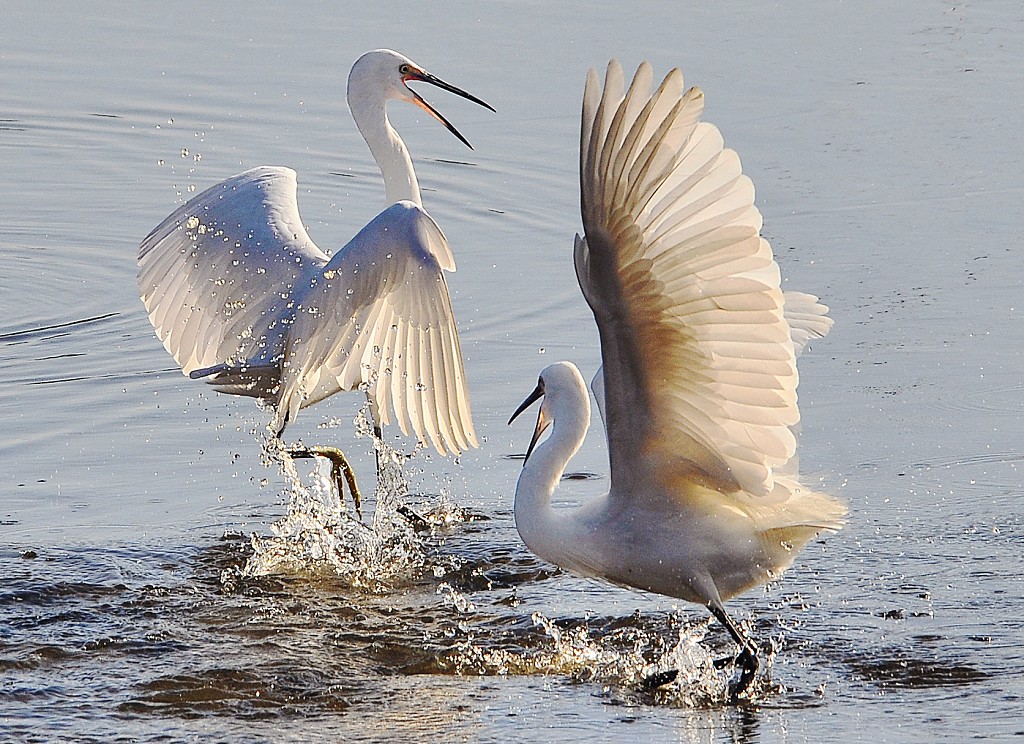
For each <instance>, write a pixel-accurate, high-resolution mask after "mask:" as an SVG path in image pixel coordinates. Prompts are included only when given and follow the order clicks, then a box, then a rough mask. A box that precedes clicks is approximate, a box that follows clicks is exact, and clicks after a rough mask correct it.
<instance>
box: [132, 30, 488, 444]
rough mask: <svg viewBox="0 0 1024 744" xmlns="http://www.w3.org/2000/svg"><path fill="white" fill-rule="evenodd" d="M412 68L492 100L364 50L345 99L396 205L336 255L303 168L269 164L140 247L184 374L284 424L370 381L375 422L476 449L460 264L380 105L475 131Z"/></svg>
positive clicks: (206, 195)
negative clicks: (260, 404) (450, 117)
mask: <svg viewBox="0 0 1024 744" xmlns="http://www.w3.org/2000/svg"><path fill="white" fill-rule="evenodd" d="M410 80H418V81H422V82H428V83H431V84H433V85H437V86H439V87H441V88H443V89H445V90H449V91H451V92H454V93H456V94H458V95H460V96H463V97H465V98H468V99H470V100H472V101H474V102H476V103H479V104H481V105H483V106H487V104H486V103H484V102H483V101H481V100H479V99H477V98H475V97H473V96H471V95H470V94H468V93H466V92H464V91H462V90H460V89H458V88H455V87H454V86H451V85H449V84H448V83H445V82H443V81H441V80H439V79H438V78H436V77H434V76H433V75H430V74H429V73H427V72H426V71H424V70H423V69H422V68H420V67H419V66H417V65H415V64H414V63H413V62H412V61H411V60H409V59H408V58H406V57H403V56H402V55H400V54H398V53H396V52H392V51H389V50H375V51H373V52H368V53H367V54H365V55H363V56H362V57H361V58H360V59H359V60H357V61H356V63H355V65H354V66H353V68H352V73H351V74H350V76H349V90H348V99H349V106H350V109H351V111H352V114H353V117H354V118H355V119H356V123H357V125H358V127H359V130H360V132H362V134H363V136H364V137H365V138H366V140H367V144H368V145H369V147H370V150H371V152H372V154H373V156H374V158H375V159H376V161H377V163H378V164H379V165H380V168H381V172H382V175H383V176H384V182H385V188H386V191H387V196H388V200H389V202H393V203H392V204H391V206H389V207H388V208H387V209H385V210H384V211H383V212H381V213H380V214H379V215H378V216H377V217H376V218H374V219H373V220H372V221H371V222H370V223H369V224H368V225H367V226H366V227H364V228H363V229H362V230H361V231H360V232H359V234H358V235H356V236H355V237H354V238H353V239H352V240H351V241H350V242H349V243H348V244H347V245H346V246H344V247H343V248H342V249H341V250H339V251H338V252H337V253H335V254H334V256H333V257H331V256H329V255H328V254H327V253H325V252H324V251H322V250H320V249H319V248H318V247H317V246H316V245H315V244H314V243H313V241H312V240H311V239H310V237H309V235H308V234H307V233H306V230H305V228H304V227H303V225H302V220H301V218H300V217H299V211H298V204H297V202H296V177H295V173H294V171H292V170H290V169H288V168H277V167H268V166H264V167H258V168H253V169H251V170H248V171H245V172H244V173H240V174H238V175H236V176H233V177H231V178H229V179H227V180H226V181H223V182H221V183H219V184H217V185H216V186H214V187H212V188H210V189H208V190H206V191H205V192H203V193H202V194H200V195H198V196H197V197H195V198H193V199H192V200H190V201H189V202H188V203H187V204H185V205H184V206H182V207H181V208H179V209H178V210H176V211H175V212H174V213H173V214H172V215H170V216H169V217H168V218H167V219H166V220H164V222H163V223H161V224H160V225H159V226H158V227H157V228H156V229H154V230H153V232H152V233H150V235H149V236H148V237H147V238H146V239H145V240H144V241H143V243H142V245H141V247H140V249H139V277H138V280H139V288H140V292H141V295H142V301H143V303H144V304H145V306H146V309H147V311H148V312H149V318H150V320H151V321H152V323H153V327H154V328H155V329H156V333H157V336H158V337H159V338H160V340H161V341H163V343H164V346H165V347H166V348H167V350H168V351H169V352H170V353H171V355H172V356H173V357H174V359H175V361H177V362H178V364H179V365H181V368H182V371H183V372H184V373H185V374H187V375H190V376H191V377H193V378H202V379H205V381H206V382H208V383H209V384H211V385H213V386H214V387H216V388H217V389H218V390H220V391H222V392H225V393H232V394H236V395H249V396H254V397H258V398H262V399H265V400H267V401H269V402H271V403H272V404H273V405H274V406H275V408H276V414H275V416H274V420H273V422H272V423H271V427H272V428H273V430H274V431H275V432H276V433H278V434H280V433H281V432H282V431H283V429H284V427H285V425H286V424H287V422H289V421H290V420H292V419H294V418H295V416H296V414H297V413H298V411H299V409H301V408H304V407H305V406H308V405H312V404H313V403H316V402H318V401H320V400H323V399H324V398H326V397H328V396H330V395H333V394H334V393H337V392H339V391H345V390H356V389H357V388H363V389H365V390H366V393H367V396H368V397H369V400H370V403H371V407H372V413H373V415H374V420H375V421H376V422H377V423H378V424H380V425H382V426H383V425H387V424H389V423H390V422H391V421H392V419H394V420H395V421H396V422H397V424H398V426H399V428H400V429H401V430H402V432H403V433H406V434H409V433H412V434H414V435H415V436H416V437H417V439H418V440H419V441H421V442H423V443H430V444H432V445H433V446H434V447H435V448H436V449H437V451H438V452H440V453H441V454H446V453H448V452H452V453H456V454H457V453H459V452H460V451H463V450H465V449H467V448H469V447H475V446H478V445H477V439H476V434H475V432H474V429H473V422H472V418H471V414H470V406H469V394H468V390H467V386H466V379H465V373H464V371H463V365H462V354H461V350H460V347H459V338H458V334H457V331H456V327H455V318H454V316H453V314H452V308H451V301H450V298H449V295H448V287H447V284H446V283H445V279H444V272H445V271H454V270H455V261H454V259H453V257H452V252H451V249H450V248H449V246H448V241H447V240H446V239H445V236H444V233H442V232H441V229H440V228H439V227H438V226H437V224H436V223H435V222H434V220H433V219H432V218H431V217H430V215H428V214H427V213H426V211H425V210H424V209H423V207H422V206H421V201H420V192H419V185H418V183H417V180H416V175H415V171H414V170H413V167H412V161H411V159H410V157H409V154H408V151H407V150H406V148H405V144H404V143H403V142H402V140H401V138H400V137H399V136H398V134H397V133H396V132H395V130H394V129H393V128H392V127H391V124H390V122H389V121H388V118H387V115H386V113H385V110H384V105H385V103H386V102H387V101H388V100H393V99H394V100H405V101H407V102H410V103H413V104H415V105H418V106H420V107H421V108H423V109H424V110H426V111H427V112H428V113H430V114H431V115H432V116H434V117H435V118H437V119H438V120H439V121H440V122H441V123H442V124H444V125H445V126H446V127H447V128H448V129H449V130H450V131H452V132H453V133H454V134H455V135H456V136H457V137H459V139H460V140H462V141H463V142H465V139H464V138H463V137H462V135H461V134H459V133H458V131H457V130H455V128H454V127H453V126H452V125H451V124H450V123H448V122H447V120H445V119H444V118H443V117H442V116H441V115H440V114H439V113H437V111H436V110H435V109H434V108H433V107H432V106H430V105H429V104H428V103H426V102H425V101H424V100H423V99H422V98H421V97H420V96H419V95H418V94H416V93H415V92H413V91H412V90H411V89H410V88H408V87H407V86H406V82H408V81H410ZM487 107H488V108H490V107H489V106H487ZM466 144H467V145H468V142H467V143H466Z"/></svg>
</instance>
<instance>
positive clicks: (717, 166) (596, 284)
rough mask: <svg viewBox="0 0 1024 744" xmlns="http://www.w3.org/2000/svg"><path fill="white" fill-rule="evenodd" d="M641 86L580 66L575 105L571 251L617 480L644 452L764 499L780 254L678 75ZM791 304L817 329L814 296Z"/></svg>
mask: <svg viewBox="0 0 1024 744" xmlns="http://www.w3.org/2000/svg"><path fill="white" fill-rule="evenodd" d="M651 84H652V73H651V68H650V66H649V65H648V64H646V63H644V64H643V65H641V67H640V69H639V70H638V71H637V74H636V76H635V78H634V80H633V83H632V84H631V86H630V87H629V89H628V90H627V91H625V92H624V91H623V88H624V85H623V76H622V69H621V67H620V66H619V65H618V63H617V62H615V61H613V62H612V63H611V64H610V65H609V67H608V73H607V77H606V81H605V85H604V89H603V91H602V90H601V88H600V85H599V82H598V79H597V75H596V73H595V72H594V71H591V72H590V75H589V77H588V80H587V87H586V93H585V98H584V104H583V126H582V142H581V171H580V173H581V192H582V212H583V224H584V228H585V233H586V237H585V238H584V239H577V245H576V253H575V259H576V269H577V275H578V277H579V281H580V286H581V288H582V289H583V293H584V295H585V296H586V298H587V301H588V303H589V304H590V306H591V308H592V310H593V312H594V316H595V318H596V320H597V324H598V329H599V331H600V336H601V349H602V361H603V367H604V386H605V392H606V396H605V401H604V402H605V411H604V414H605V416H606V421H607V429H608V432H609V451H610V456H611V460H612V463H611V465H612V473H613V478H614V477H615V475H616V474H619V477H621V478H631V477H634V478H635V477H639V476H638V475H637V473H638V465H637V464H638V463H648V465H647V466H648V467H651V468H654V469H655V470H656V471H659V472H661V473H662V474H663V475H678V474H681V473H687V474H688V477H691V478H694V479H696V480H699V481H700V482H702V483H705V484H707V485H710V486H712V487H714V488H716V489H717V490H720V491H725V492H730V491H737V490H744V491H747V492H749V493H751V494H758V495H764V494H768V493H771V491H772V489H773V487H774V479H773V469H774V468H776V467H778V466H780V465H783V464H784V463H786V462H787V461H788V460H790V458H791V457H792V456H793V454H794V452H795V448H796V442H795V439H794V436H793V433H792V431H791V427H792V426H794V425H795V424H796V423H797V422H798V421H799V412H798V410H797V397H796V386H797V372H796V363H795V349H794V340H793V338H791V329H790V326H789V324H788V323H787V321H786V319H785V317H784V314H783V306H784V299H783V293H782V291H781V289H780V285H779V269H778V265H777V264H776V263H775V260H774V258H773V255H772V251H771V247H770V246H769V245H768V242H767V241H766V240H764V238H762V237H761V236H760V228H761V215H760V213H759V212H758V210H757V209H756V208H755V206H754V188H753V185H752V184H751V182H750V179H748V178H747V177H746V176H744V175H743V174H742V171H741V168H740V161H739V158H738V156H737V155H736V153H735V152H733V151H732V150H728V149H725V148H724V145H723V141H722V137H721V134H720V133H719V131H718V129H717V128H715V127H714V126H713V125H711V124H708V123H703V122H701V121H700V117H701V113H702V111H703V94H702V93H701V91H700V90H698V89H696V88H690V89H689V90H687V91H686V92H684V91H683V76H682V74H681V73H680V72H679V71H678V70H673V71H672V72H670V73H669V75H668V76H667V77H666V78H665V80H664V81H663V82H662V83H661V85H660V87H659V88H658V89H657V90H656V91H655V92H654V93H653V94H652V93H651ZM804 297H809V296H804ZM797 304H799V305H801V306H802V307H803V310H804V311H805V312H806V315H807V320H806V322H805V324H804V326H805V327H806V328H808V329H809V330H810V332H811V334H812V335H813V334H814V333H824V332H825V331H827V329H828V323H827V322H826V321H827V319H826V321H820V320H819V321H816V322H812V316H815V317H821V316H823V313H824V310H825V308H824V306H816V303H814V302H810V301H808V302H806V303H801V302H798V303H797ZM818 308H820V310H819V309H818ZM805 341H806V339H805V338H803V337H801V340H800V341H799V343H800V344H801V345H802V344H803V343H804V342H805ZM617 490H618V491H619V492H628V491H629V489H628V488H621V489H616V488H615V486H614V484H613V489H612V491H613V493H614V492H616V491H617Z"/></svg>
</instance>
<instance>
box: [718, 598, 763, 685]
mask: <svg viewBox="0 0 1024 744" xmlns="http://www.w3.org/2000/svg"><path fill="white" fill-rule="evenodd" d="M708 609H709V610H710V611H711V614H712V615H714V616H715V618H716V619H717V620H718V622H720V623H721V624H722V625H724V626H725V629H726V630H728V631H729V635H731V636H732V639H733V640H734V641H736V643H737V644H738V645H739V647H740V652H739V654H738V655H737V656H736V658H735V659H733V663H734V664H735V665H736V666H737V667H739V668H740V678H739V679H738V680H737V681H736V682H735V683H733V684H731V685H730V686H729V702H730V703H736V702H739V697H740V695H742V694H743V693H744V692H745V691H746V689H747V688H748V687H750V683H751V682H753V681H754V675H755V674H756V673H757V668H758V666H760V662H759V661H758V658H757V646H756V645H755V644H754V641H753V640H751V638H750V637H749V636H748V635H746V634H745V633H744V632H743V631H741V630H740V628H739V626H737V625H736V623H734V622H733V621H732V618H731V617H729V614H728V613H727V612H726V611H725V608H724V607H722V606H721V605H720V604H717V603H715V604H709V605H708ZM728 662H729V660H728V659H719V660H717V661H715V668H716V669H721V668H722V667H723V666H725V665H726V664H727V663H728Z"/></svg>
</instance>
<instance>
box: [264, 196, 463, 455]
mask: <svg viewBox="0 0 1024 744" xmlns="http://www.w3.org/2000/svg"><path fill="white" fill-rule="evenodd" d="M453 265H454V264H453V263H452V260H451V251H450V249H449V248H448V243H447V240H446V239H445V237H444V234H443V233H442V232H441V230H440V229H439V228H438V227H437V225H436V224H435V223H434V221H433V220H432V219H431V218H430V216H429V215H428V214H427V213H426V212H425V211H423V209H422V208H421V207H419V206H418V205H416V204H413V203H412V202H405V201H403V202H398V203H396V204H394V205H392V206H391V207H389V208H388V209H386V210H385V211H383V212H381V214H379V215H378V216H377V217H376V218H374V220H372V221H371V222H370V223H369V224H368V225H367V226H366V227H365V228H363V230H362V231H360V233H359V234H358V235H357V236H356V237H355V238H353V239H352V241H351V242H349V244H348V245H346V246H345V247H344V248H342V249H341V250H340V251H338V253H336V254H335V255H334V257H333V258H332V259H331V260H330V262H329V263H328V264H327V265H326V266H324V267H323V269H322V270H321V272H320V277H319V278H318V279H317V280H316V281H312V282H310V285H309V289H308V291H306V292H305V293H303V294H302V295H300V296H297V297H296V298H295V301H296V303H297V307H298V308H299V310H298V312H296V315H295V323H294V326H293V327H292V329H291V330H290V332H289V337H288V340H287V346H286V349H285V359H286V360H287V365H286V368H285V371H284V374H283V378H284V379H283V381H282V386H281V387H282V391H281V395H280V398H279V400H278V417H279V418H280V417H281V416H282V415H283V413H284V412H285V411H287V410H290V408H291V407H292V406H294V405H295V401H296V400H299V405H300V406H307V405H311V404H312V403H315V402H316V401H318V400H322V399H323V398H325V397H327V396H328V395H332V394H333V393H335V392H338V391H339V390H351V389H355V388H357V387H360V386H366V391H367V395H368V396H369V397H370V400H371V403H372V404H373V407H374V410H375V411H376V412H377V415H379V416H380V420H381V422H382V423H385V424H386V423H390V421H391V417H392V414H393V415H394V418H395V420H396V422H397V423H398V426H399V428H400V429H401V430H402V432H403V433H405V434H410V433H411V434H415V436H416V437H417V438H418V439H419V440H420V441H421V442H423V443H424V444H432V445H433V446H434V448H435V449H436V450H437V451H438V452H440V453H441V454H446V453H447V452H453V453H456V454H457V453H459V452H461V451H462V450H465V449H467V448H468V447H471V446H473V447H475V446H478V445H477V440H476V434H475V432H474V429H473V422H472V415H471V412H470V407H469V402H468V401H469V393H468V390H467V386H466V381H465V374H464V372H463V364H462V351H461V348H460V345H459V338H458V332H457V330H456V327H455V318H454V316H453V313H452V308H451V299H450V297H449V295H448V287H447V284H446V283H445V280H444V274H443V270H444V269H445V267H446V266H453ZM321 316H323V317H321ZM325 326H327V327H330V328H331V329H338V332H337V333H335V332H330V333H328V332H325V331H324V330H323V328H324V327H325ZM435 338H436V339H438V340H437V342H435V341H434V339H435ZM439 369H440V370H444V371H445V375H444V377H443V378H442V379H438V377H437V374H436V372H437V370H439ZM318 370H323V374H321V375H320V377H319V379H318V380H317V383H316V385H313V384H311V381H312V380H313V376H314V374H315V373H316V372H317V371H318ZM445 386H447V387H445ZM442 389H443V390H446V391H447V394H439V393H438V391H439V390H442Z"/></svg>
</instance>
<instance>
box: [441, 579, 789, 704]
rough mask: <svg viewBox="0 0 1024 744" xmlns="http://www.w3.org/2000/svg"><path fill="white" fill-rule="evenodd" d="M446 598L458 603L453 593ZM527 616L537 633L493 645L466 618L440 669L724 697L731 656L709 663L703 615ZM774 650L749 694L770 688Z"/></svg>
mask: <svg viewBox="0 0 1024 744" xmlns="http://www.w3.org/2000/svg"><path fill="white" fill-rule="evenodd" d="M449 593H450V589H449V588H447V586H446V585H442V588H441V589H439V594H443V595H445V596H447V595H448V594H449ZM449 602H450V603H451V604H453V606H454V607H455V608H456V609H457V610H458V609H459V598H458V597H457V596H455V595H453V596H452V597H451V599H449ZM469 610H470V611H471V610H472V604H471V603H470V605H469ZM531 620H532V622H533V625H534V629H535V631H536V630H537V629H539V630H540V631H541V632H542V633H543V637H542V638H540V639H537V640H535V641H534V642H533V643H519V644H516V645H515V646H513V647H500V646H497V645H496V644H495V643H494V639H493V638H483V637H481V638H477V637H476V636H475V634H474V633H473V632H472V626H471V625H470V626H469V627H468V630H469V633H468V636H467V637H466V638H465V639H463V640H461V641H458V642H456V644H455V645H454V646H453V647H451V648H450V649H449V651H448V652H447V653H446V654H445V655H444V656H443V657H442V658H441V659H439V666H440V668H441V670H442V671H447V672H449V673H452V674H459V675H466V674H468V675H488V674H497V675H522V674H551V675H568V676H570V677H572V678H573V679H575V680H577V681H580V682H588V683H595V682H596V683H603V684H604V686H605V687H604V689H605V691H606V693H608V694H610V695H615V696H618V697H620V698H625V700H626V702H646V703H650V702H656V703H661V704H667V705H671V706H676V707H685V708H712V707H720V706H722V705H724V704H725V703H726V702H727V701H728V699H729V684H730V681H731V679H730V678H731V675H732V674H733V668H732V665H731V664H726V665H725V666H724V668H722V669H718V668H716V664H715V659H714V658H713V657H712V655H711V653H710V652H709V651H708V650H707V647H706V645H705V644H704V640H705V636H706V635H707V632H708V628H709V623H710V621H709V620H701V621H699V622H697V623H688V622H686V620H685V616H684V615H683V614H682V613H674V614H673V615H671V616H669V619H668V628H667V629H666V628H665V627H664V626H659V625H652V624H651V623H649V622H645V621H644V620H643V619H642V618H641V617H640V615H639V613H636V614H634V615H633V616H631V617H630V618H628V619H625V620H623V619H619V620H616V621H612V622H610V623H608V624H606V625H603V626H599V627H596V628H592V627H591V626H590V624H588V623H587V622H577V623H573V624H571V625H566V624H565V623H564V622H558V621H555V620H552V619H550V618H548V617H546V616H544V615H543V614H541V613H539V612H535V613H534V614H533V615H532V616H531ZM460 627H462V628H467V624H466V623H460ZM520 640H521V641H522V640H523V639H522V638H520ZM777 651H778V646H777V644H776V643H775V642H773V643H772V645H771V646H770V648H769V649H767V650H764V651H763V653H762V655H761V664H762V671H761V673H760V674H759V676H758V678H757V679H756V680H755V682H754V683H753V684H752V686H751V688H750V689H749V691H748V694H747V697H748V699H749V700H751V701H756V700H760V699H764V698H766V697H768V696H770V695H772V694H774V693H775V692H777V688H775V687H773V685H772V682H771V676H770V670H771V667H772V665H773V661H774V659H775V655H776V653H777ZM673 671H674V672H677V675H676V677H675V679H674V680H673V681H671V682H670V683H668V684H663V685H658V686H652V684H651V681H652V680H657V679H658V678H659V676H661V675H663V674H664V673H667V672H673Z"/></svg>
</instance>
